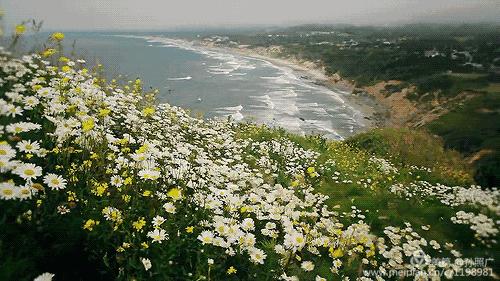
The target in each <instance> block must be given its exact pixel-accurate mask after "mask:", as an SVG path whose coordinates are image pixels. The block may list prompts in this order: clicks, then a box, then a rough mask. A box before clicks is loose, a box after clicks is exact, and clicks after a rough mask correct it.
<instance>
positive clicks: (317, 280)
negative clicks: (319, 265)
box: [314, 275, 326, 281]
mask: <svg viewBox="0 0 500 281" xmlns="http://www.w3.org/2000/svg"><path fill="white" fill-rule="evenodd" d="M314 281H326V279H325V278H323V277H321V276H319V275H316V278H315V279H314Z"/></svg>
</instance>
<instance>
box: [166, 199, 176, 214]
mask: <svg viewBox="0 0 500 281" xmlns="http://www.w3.org/2000/svg"><path fill="white" fill-rule="evenodd" d="M163 209H165V211H166V212H167V213H170V214H175V212H176V208H175V206H174V204H172V203H170V202H167V203H165V204H163Z"/></svg>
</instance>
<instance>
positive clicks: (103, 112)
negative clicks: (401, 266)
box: [99, 108, 111, 117]
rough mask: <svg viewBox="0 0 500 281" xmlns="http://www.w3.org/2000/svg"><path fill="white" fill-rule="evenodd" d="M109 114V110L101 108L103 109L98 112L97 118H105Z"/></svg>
mask: <svg viewBox="0 0 500 281" xmlns="http://www.w3.org/2000/svg"><path fill="white" fill-rule="evenodd" d="M110 112H111V110H109V109H108V108H103V109H101V110H99V116H100V117H106V116H108V115H109V113H110Z"/></svg>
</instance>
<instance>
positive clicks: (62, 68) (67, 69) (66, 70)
mask: <svg viewBox="0 0 500 281" xmlns="http://www.w3.org/2000/svg"><path fill="white" fill-rule="evenodd" d="M61 70H62V71H63V72H70V71H71V67H70V66H68V65H65V66H63V67H61Z"/></svg>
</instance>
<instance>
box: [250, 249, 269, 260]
mask: <svg viewBox="0 0 500 281" xmlns="http://www.w3.org/2000/svg"><path fill="white" fill-rule="evenodd" d="M249 254H250V260H251V261H252V262H253V263H256V264H264V260H265V259H266V257H267V255H266V254H265V253H264V251H262V250H261V249H257V248H252V249H250V250H249Z"/></svg>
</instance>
